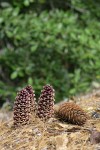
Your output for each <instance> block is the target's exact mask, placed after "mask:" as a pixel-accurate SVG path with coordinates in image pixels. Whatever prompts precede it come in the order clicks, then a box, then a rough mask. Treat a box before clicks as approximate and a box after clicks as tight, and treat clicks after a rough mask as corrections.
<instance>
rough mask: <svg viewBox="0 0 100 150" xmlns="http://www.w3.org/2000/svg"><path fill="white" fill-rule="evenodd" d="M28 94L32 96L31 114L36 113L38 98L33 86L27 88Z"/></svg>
mask: <svg viewBox="0 0 100 150" xmlns="http://www.w3.org/2000/svg"><path fill="white" fill-rule="evenodd" d="M25 89H26V90H27V92H28V93H29V95H30V109H31V113H32V112H34V111H36V98H35V92H34V90H33V89H32V86H30V85H28V86H27V87H26V88H25Z"/></svg>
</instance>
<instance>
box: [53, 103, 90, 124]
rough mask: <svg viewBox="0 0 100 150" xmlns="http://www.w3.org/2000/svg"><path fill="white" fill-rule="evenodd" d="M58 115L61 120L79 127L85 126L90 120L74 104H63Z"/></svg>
mask: <svg viewBox="0 0 100 150" xmlns="http://www.w3.org/2000/svg"><path fill="white" fill-rule="evenodd" d="M56 115H57V117H59V119H60V120H63V121H67V122H69V123H72V124H78V125H83V124H84V123H85V122H86V120H87V119H88V116H87V115H86V113H85V112H84V111H83V110H82V109H81V108H80V107H79V106H78V105H76V104H75V103H72V102H66V103H63V104H61V105H60V106H59V109H58V110H57V112H56Z"/></svg>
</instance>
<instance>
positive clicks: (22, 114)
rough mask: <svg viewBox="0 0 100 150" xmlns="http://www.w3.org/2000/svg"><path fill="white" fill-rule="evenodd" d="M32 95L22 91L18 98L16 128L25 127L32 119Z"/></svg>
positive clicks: (15, 112)
mask: <svg viewBox="0 0 100 150" xmlns="http://www.w3.org/2000/svg"><path fill="white" fill-rule="evenodd" d="M30 100H31V99H30V94H29V93H28V91H27V90H26V89H22V90H21V91H20V92H19V93H18V94H17V97H16V101H15V103H14V116H13V119H14V126H19V125H25V124H28V123H29V119H30V112H31V110H30Z"/></svg>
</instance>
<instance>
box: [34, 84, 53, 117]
mask: <svg viewBox="0 0 100 150" xmlns="http://www.w3.org/2000/svg"><path fill="white" fill-rule="evenodd" d="M54 96H55V93H54V89H53V87H52V86H51V85H45V86H44V87H43V90H42V91H41V95H40V97H39V100H38V108H37V115H38V117H39V118H41V119H44V120H47V119H49V118H51V117H52V116H53V114H54Z"/></svg>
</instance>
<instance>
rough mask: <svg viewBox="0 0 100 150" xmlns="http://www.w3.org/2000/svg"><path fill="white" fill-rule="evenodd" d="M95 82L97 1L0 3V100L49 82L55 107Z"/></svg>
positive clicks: (99, 76) (99, 52) (98, 71)
mask: <svg viewBox="0 0 100 150" xmlns="http://www.w3.org/2000/svg"><path fill="white" fill-rule="evenodd" d="M92 81H96V82H100V3H99V0H97V1H94V0H88V1H83V0H73V1H72V0H68V1H65V0H62V1H60V0H59V1H57V0H48V1H47V0H38V1H37V0H22V1H19V0H5V1H4V0H2V1H1V2H0V99H1V100H2V101H6V100H7V99H10V100H12V101H13V100H14V97H15V95H16V91H18V90H20V89H21V88H22V87H24V86H25V85H27V84H31V85H32V86H33V87H34V89H35V91H36V94H37V96H39V94H40V91H41V89H42V86H43V85H45V84H47V83H50V84H51V85H53V87H54V88H55V90H56V102H57V101H59V100H62V99H63V98H64V97H68V96H70V95H74V94H77V93H80V92H84V91H87V90H89V88H90V87H91V83H92Z"/></svg>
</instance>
